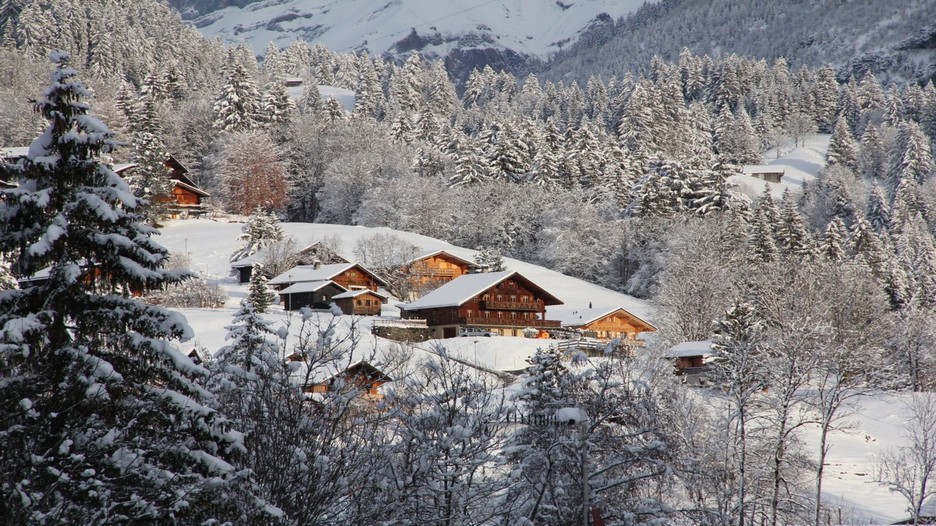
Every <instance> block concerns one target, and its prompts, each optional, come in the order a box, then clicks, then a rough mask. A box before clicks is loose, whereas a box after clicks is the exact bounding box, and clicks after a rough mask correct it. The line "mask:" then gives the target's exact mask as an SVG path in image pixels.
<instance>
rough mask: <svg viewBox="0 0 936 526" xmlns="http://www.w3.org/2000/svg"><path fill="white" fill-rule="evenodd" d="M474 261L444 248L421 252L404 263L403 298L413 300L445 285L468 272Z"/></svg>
mask: <svg viewBox="0 0 936 526" xmlns="http://www.w3.org/2000/svg"><path fill="white" fill-rule="evenodd" d="M473 267H474V263H472V262H471V261H468V260H467V259H463V258H460V257H458V256H455V255H453V254H450V253H448V252H445V251H444V250H436V251H435V252H430V253H428V254H423V255H421V256H418V257H416V258H414V259H411V260H410V261H407V262H406V263H404V264H403V265H402V267H401V269H400V270H401V273H402V274H403V275H405V276H406V279H405V283H404V287H405V290H406V291H407V297H406V298H405V299H407V300H409V301H413V300H416V299H418V298H419V297H420V296H423V295H424V294H426V293H428V292H429V291H432V290H435V289H437V288H439V287H441V286H442V285H445V284H446V283H448V282H449V281H452V280H453V279H455V278H457V277H459V276H463V275H465V274H468V273H469V272H470V271H471V269H472V268H473Z"/></svg>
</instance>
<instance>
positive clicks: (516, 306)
mask: <svg viewBox="0 0 936 526" xmlns="http://www.w3.org/2000/svg"><path fill="white" fill-rule="evenodd" d="M481 308H482V309H485V310H526V311H534V312H538V311H540V310H542V306H540V305H538V304H536V303H531V302H529V301H495V300H488V301H482V302H481Z"/></svg>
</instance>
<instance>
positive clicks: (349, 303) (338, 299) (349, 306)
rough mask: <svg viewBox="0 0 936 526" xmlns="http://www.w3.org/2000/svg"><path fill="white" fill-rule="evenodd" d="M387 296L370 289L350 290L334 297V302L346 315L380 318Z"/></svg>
mask: <svg viewBox="0 0 936 526" xmlns="http://www.w3.org/2000/svg"><path fill="white" fill-rule="evenodd" d="M387 299H388V298H387V296H385V295H383V294H381V293H379V292H374V291H372V290H370V289H361V290H349V291H347V292H342V293H341V294H336V295H335V296H332V301H333V302H335V305H337V306H338V308H339V309H341V312H343V313H345V314H354V315H357V316H379V315H380V308H381V305H383V304H384V303H387Z"/></svg>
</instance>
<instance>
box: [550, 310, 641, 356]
mask: <svg viewBox="0 0 936 526" xmlns="http://www.w3.org/2000/svg"><path fill="white" fill-rule="evenodd" d="M548 311H549V312H548V313H549V316H550V317H551V318H554V319H557V320H559V321H560V322H561V323H562V327H565V328H568V329H574V330H576V331H580V332H581V333H582V335H583V336H586V337H589V338H595V339H597V340H601V341H605V342H607V341H611V340H618V341H619V342H620V343H621V344H623V345H626V346H631V347H640V346H643V345H644V341H643V340H639V339H637V336H638V335H639V334H642V333H645V332H655V331H656V327H654V326H653V325H652V324H650V323H648V322H646V321H644V320H642V319H640V318H638V317H637V316H635V315H634V314H631V313H630V312H628V311H626V310H624V309H623V308H621V307H594V308H592V307H591V306H589V307H552V308H550V309H549V310H548Z"/></svg>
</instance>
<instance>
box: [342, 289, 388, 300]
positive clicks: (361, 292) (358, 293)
mask: <svg viewBox="0 0 936 526" xmlns="http://www.w3.org/2000/svg"><path fill="white" fill-rule="evenodd" d="M364 294H370V295H371V296H377V297H378V298H382V299H384V300H386V299H387V298H388V296H387V295H386V294H381V293H379V292H374V291H372V290H370V289H363V290H349V291H347V292H342V293H341V294H336V295H334V296H332V299H333V300H343V299H345V298H356V297H358V296H363V295H364Z"/></svg>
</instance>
